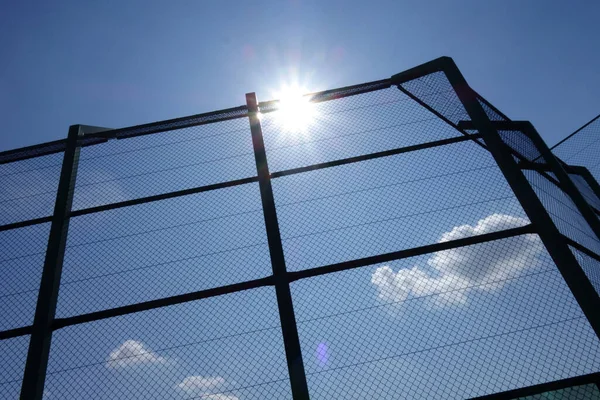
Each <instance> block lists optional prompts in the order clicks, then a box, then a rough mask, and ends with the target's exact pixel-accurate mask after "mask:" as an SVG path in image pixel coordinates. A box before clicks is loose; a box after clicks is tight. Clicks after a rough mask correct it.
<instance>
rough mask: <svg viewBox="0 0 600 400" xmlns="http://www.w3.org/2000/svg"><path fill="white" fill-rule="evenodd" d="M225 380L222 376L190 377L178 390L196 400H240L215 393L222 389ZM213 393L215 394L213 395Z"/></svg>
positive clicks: (182, 382) (181, 383)
mask: <svg viewBox="0 0 600 400" xmlns="http://www.w3.org/2000/svg"><path fill="white" fill-rule="evenodd" d="M224 384H225V379H224V378H222V377H220V376H200V375H193V376H188V377H187V378H185V379H184V380H183V381H181V382H180V383H179V384H177V388H178V389H180V390H182V391H184V392H185V393H186V394H188V395H190V396H194V397H192V398H194V399H202V400H239V399H238V398H237V397H236V396H233V395H226V394H222V393H214V392H215V391H217V390H219V389H222V387H223V385H224ZM211 392H213V393H211Z"/></svg>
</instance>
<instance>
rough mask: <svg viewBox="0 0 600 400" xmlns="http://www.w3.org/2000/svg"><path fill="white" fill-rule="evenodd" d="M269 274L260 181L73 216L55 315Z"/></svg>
mask: <svg viewBox="0 0 600 400" xmlns="http://www.w3.org/2000/svg"><path fill="white" fill-rule="evenodd" d="M270 274H271V263H270V258H269V250H268V245H267V239H266V235H265V227H264V220H263V215H262V209H261V206H260V195H259V190H258V184H256V183H250V184H245V185H240V186H235V187H231V188H225V189H220V190H215V191H210V192H205V193H198V194H192V195H188V196H182V197H177V198H173V199H167V200H161V201H156V202H151V203H145V204H141V205H136V206H130V207H124V208H119V209H115V210H110V211H106V212H100V213H94V214H89V215H83V216H80V217H75V218H73V219H72V221H71V228H70V231H69V241H68V245H67V250H66V254H65V265H64V267H63V276H62V283H61V290H60V296H59V304H58V309H57V315H58V316H71V315H77V314H81V313H85V312H92V311H98V310H102V309H106V308H113V307H117V306H122V305H127V304H134V303H139V302H143V301H148V300H153V299H158V298H162V297H168V296H173V295H178V294H182V293H188V292H195V291H199V290H204V289H209V288H214V287H219V286H224V285H228V284H232V283H238V282H243V281H247V280H251V279H257V278H262V277H264V276H268V275H270Z"/></svg>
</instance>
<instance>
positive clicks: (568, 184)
mask: <svg viewBox="0 0 600 400" xmlns="http://www.w3.org/2000/svg"><path fill="white" fill-rule="evenodd" d="M522 124H523V128H524V130H525V134H527V135H528V136H529V138H530V139H531V140H532V141H533V144H534V145H535V146H536V147H537V149H538V150H539V152H540V154H541V155H542V157H543V159H544V161H546V163H547V164H548V166H550V168H551V171H552V172H554V175H555V176H556V178H557V179H558V181H559V182H560V184H561V186H562V189H563V190H564V191H565V193H566V194H567V195H569V197H571V200H573V203H575V206H576V207H577V209H578V210H579V212H580V213H581V215H582V216H583V218H584V219H585V220H586V222H587V223H588V225H589V226H590V228H591V229H592V231H593V232H594V234H595V235H596V237H597V238H598V239H599V240H600V220H599V219H598V216H597V215H596V213H595V212H594V210H592V208H591V207H590V205H589V204H588V202H587V201H586V200H585V198H584V197H583V195H582V194H581V192H580V191H579V189H578V188H577V186H575V184H574V183H573V181H572V180H571V177H570V176H569V174H568V173H567V171H565V169H564V168H563V166H562V164H561V163H560V162H559V161H558V159H557V158H556V156H554V154H552V152H551V151H550V149H549V148H548V145H547V144H546V142H544V140H543V139H542V137H541V136H540V134H539V133H538V131H537V130H536V129H535V128H534V126H533V125H532V124H531V122H529V121H527V122H523V123H522Z"/></svg>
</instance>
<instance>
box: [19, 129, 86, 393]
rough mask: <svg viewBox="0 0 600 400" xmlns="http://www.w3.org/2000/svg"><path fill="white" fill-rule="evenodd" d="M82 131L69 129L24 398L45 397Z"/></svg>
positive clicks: (24, 379) (39, 294)
mask: <svg viewBox="0 0 600 400" xmlns="http://www.w3.org/2000/svg"><path fill="white" fill-rule="evenodd" d="M82 134H83V132H82V130H81V127H80V126H79V125H72V126H71V127H70V128H69V136H68V137H67V147H66V149H65V154H64V157H63V163H62V170H61V172H60V181H59V183H58V191H57V193H56V202H55V204H54V215H53V217H52V225H51V226H50V235H49V237H48V247H47V249H46V258H45V260H44V269H43V272H42V279H41V283H40V291H39V293H38V300H37V306H36V310H35V317H34V320H33V331H32V334H31V340H30V342H29V351H28V353H27V362H26V364H25V373H24V376H23V385H22V387H21V400H42V397H43V395H44V382H45V380H46V368H47V367H48V357H49V355H50V342H51V341H52V323H53V321H54V315H55V313H56V303H57V300H58V290H59V288H60V275H61V272H62V266H63V260H64V255H65V247H66V244H67V233H68V230H69V214H70V212H71V205H72V204H73V192H74V190H75V179H76V177H77V166H78V164H79V145H78V143H77V140H78V138H79V137H80V136H81V135H82Z"/></svg>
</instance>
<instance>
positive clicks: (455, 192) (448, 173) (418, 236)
mask: <svg viewBox="0 0 600 400" xmlns="http://www.w3.org/2000/svg"><path fill="white" fill-rule="evenodd" d="M465 154H469V157H465V156H464V155H465ZM273 187H274V191H275V198H276V202H277V210H278V215H279V222H280V226H281V234H282V239H283V245H284V250H285V255H286V260H287V264H288V269H290V270H300V269H307V268H313V267H318V266H321V265H327V264H334V263H338V262H343V261H348V260H352V259H359V258H363V257H368V256H373V255H376V254H382V253H389V252H392V251H398V250H402V249H408V248H412V247H417V246H423V245H427V244H430V243H435V242H436V241H437V240H438V238H439V235H440V234H441V233H443V232H445V231H449V230H451V229H452V228H453V227H454V226H459V225H462V224H464V223H473V222H476V221H477V220H480V219H484V218H486V217H492V216H494V215H507V216H508V218H509V219H511V218H517V219H515V220H516V221H521V222H522V223H523V224H527V223H528V221H527V220H526V219H525V216H524V214H523V211H522V209H521V207H520V205H519V204H518V202H517V201H516V199H515V198H514V195H513V194H512V192H511V191H510V188H509V187H508V185H507V184H506V182H505V180H504V178H503V177H502V175H501V173H500V171H499V170H498V168H497V167H495V166H494V161H493V159H492V158H491V156H490V155H489V153H487V151H485V150H484V149H482V148H481V147H479V146H477V145H475V144H473V143H471V142H465V143H457V144H452V145H448V146H443V147H437V148H433V149H427V150H421V151H417V152H411V153H406V154H399V155H395V156H390V157H384V158H379V159H376V160H369V161H364V162H360V163H356V164H350V165H344V166H340V167H334V168H328V169H324V170H319V171H312V172H309V173H306V174H299V175H292V176H288V177H283V178H277V179H275V180H274V181H273ZM492 219H494V218H492ZM490 221H491V220H490ZM504 222H505V218H504V217H499V218H498V220H497V221H496V220H494V221H491V222H490V224H489V225H488V226H486V228H485V229H486V230H488V232H491V231H494V230H500V229H503V228H504Z"/></svg>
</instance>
